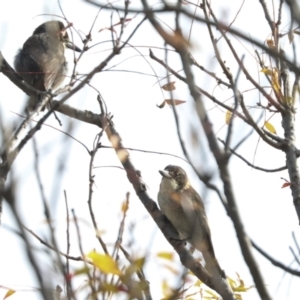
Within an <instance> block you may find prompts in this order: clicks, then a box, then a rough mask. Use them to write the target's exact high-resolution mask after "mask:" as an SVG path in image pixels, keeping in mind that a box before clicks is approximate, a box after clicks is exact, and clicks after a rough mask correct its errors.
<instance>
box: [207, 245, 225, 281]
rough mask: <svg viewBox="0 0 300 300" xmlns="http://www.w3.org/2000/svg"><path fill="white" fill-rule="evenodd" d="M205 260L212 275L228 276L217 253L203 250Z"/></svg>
mask: <svg viewBox="0 0 300 300" xmlns="http://www.w3.org/2000/svg"><path fill="white" fill-rule="evenodd" d="M202 255H203V258H204V260H205V268H206V270H207V271H208V273H210V274H211V275H212V276H215V277H220V276H221V277H222V278H226V276H225V273H224V271H223V270H222V269H221V267H220V265H219V263H218V261H217V259H216V257H215V255H214V253H213V252H211V251H209V250H205V251H202Z"/></svg>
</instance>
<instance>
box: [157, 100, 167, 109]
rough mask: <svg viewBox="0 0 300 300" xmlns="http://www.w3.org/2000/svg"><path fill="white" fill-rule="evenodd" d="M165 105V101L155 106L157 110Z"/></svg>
mask: <svg viewBox="0 0 300 300" xmlns="http://www.w3.org/2000/svg"><path fill="white" fill-rule="evenodd" d="M165 105H166V101H163V102H162V104H160V105H156V106H157V107H158V108H163V107H164V106H165Z"/></svg>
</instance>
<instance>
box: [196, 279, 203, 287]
mask: <svg viewBox="0 0 300 300" xmlns="http://www.w3.org/2000/svg"><path fill="white" fill-rule="evenodd" d="M202 283H203V282H202V281H201V280H197V281H196V283H195V284H194V286H196V287H200V285H202Z"/></svg>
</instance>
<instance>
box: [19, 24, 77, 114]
mask: <svg viewBox="0 0 300 300" xmlns="http://www.w3.org/2000/svg"><path fill="white" fill-rule="evenodd" d="M65 47H67V48H69V49H73V50H75V51H77V52H81V50H80V49H79V48H78V47H77V46H75V45H74V44H73V43H72V42H71V41H70V40H69V36H68V33H67V29H66V27H65V26H64V24H63V23H62V22H60V21H49V22H45V23H43V24H41V25H40V26H39V27H37V28H36V29H35V30H34V32H33V34H32V36H31V37H29V38H28V39H27V40H26V42H25V43H24V45H23V48H22V49H20V50H19V51H18V53H17V55H16V57H15V61H14V65H15V69H16V71H17V72H18V73H19V75H20V76H21V77H22V78H23V79H24V81H25V82H26V83H28V84H29V85H31V86H32V87H34V88H36V89H37V90H39V91H43V92H44V91H48V90H55V89H57V88H58V87H59V86H60V85H61V84H62V82H63V81H64V79H65V76H66V74H67V61H66V58H65ZM40 100H41V97H39V96H38V95H36V96H32V97H30V99H29V103H28V110H29V111H31V110H33V109H34V108H35V107H36V105H37V103H38V102H39V101H40Z"/></svg>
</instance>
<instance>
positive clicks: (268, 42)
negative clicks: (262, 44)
mask: <svg viewBox="0 0 300 300" xmlns="http://www.w3.org/2000/svg"><path fill="white" fill-rule="evenodd" d="M267 45H268V47H269V48H270V49H273V50H275V48H276V46H275V44H274V41H273V40H271V39H269V40H267Z"/></svg>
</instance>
